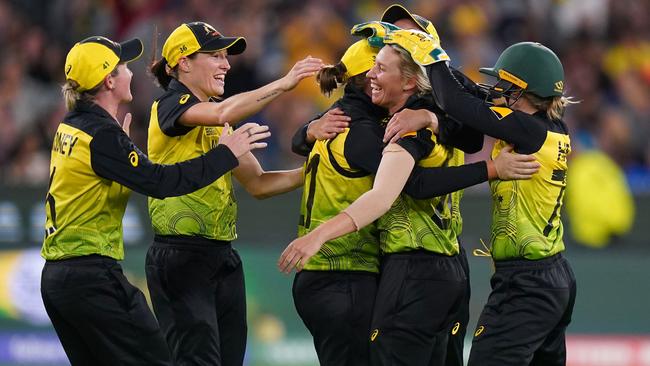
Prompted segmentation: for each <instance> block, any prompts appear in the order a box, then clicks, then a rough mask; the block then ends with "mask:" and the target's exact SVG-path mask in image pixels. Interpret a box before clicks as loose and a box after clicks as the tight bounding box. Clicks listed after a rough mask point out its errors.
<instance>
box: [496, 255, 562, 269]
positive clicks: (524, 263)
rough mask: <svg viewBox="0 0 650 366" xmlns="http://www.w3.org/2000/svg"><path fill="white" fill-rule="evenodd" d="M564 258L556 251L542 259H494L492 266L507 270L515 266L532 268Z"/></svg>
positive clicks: (554, 262) (551, 263) (549, 264)
mask: <svg viewBox="0 0 650 366" xmlns="http://www.w3.org/2000/svg"><path fill="white" fill-rule="evenodd" d="M563 259H564V257H563V256H562V253H557V254H555V255H552V256H550V257H548V258H542V259H535V260H531V259H509V260H503V261H494V267H495V268H496V269H501V270H508V269H516V268H522V267H524V268H533V267H548V266H552V265H554V264H556V263H557V262H560V261H562V260H563Z"/></svg>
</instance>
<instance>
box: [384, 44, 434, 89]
mask: <svg viewBox="0 0 650 366" xmlns="http://www.w3.org/2000/svg"><path fill="white" fill-rule="evenodd" d="M390 46H391V47H392V48H393V49H394V50H395V51H397V53H398V54H399V56H400V70H401V72H402V79H403V80H404V79H411V78H415V87H416V89H417V93H416V94H418V95H424V94H428V93H430V92H431V83H429V78H428V77H427V72H426V71H425V69H424V67H422V66H420V65H418V64H417V63H416V62H415V61H413V58H411V55H410V54H409V53H408V52H407V51H406V50H405V49H403V48H402V47H400V46H398V45H395V44H392V45H390Z"/></svg>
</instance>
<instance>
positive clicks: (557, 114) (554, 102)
mask: <svg viewBox="0 0 650 366" xmlns="http://www.w3.org/2000/svg"><path fill="white" fill-rule="evenodd" d="M524 98H526V99H528V101H529V102H530V103H531V104H532V105H533V107H535V108H536V109H537V110H540V111H544V112H546V116H547V117H548V118H549V119H551V120H561V119H562V116H563V115H564V111H565V110H566V108H567V107H568V106H570V105H572V104H578V103H580V101H576V100H573V97H566V96H564V95H562V96H557V97H551V98H541V97H538V96H537V95H535V94H531V93H525V94H524Z"/></svg>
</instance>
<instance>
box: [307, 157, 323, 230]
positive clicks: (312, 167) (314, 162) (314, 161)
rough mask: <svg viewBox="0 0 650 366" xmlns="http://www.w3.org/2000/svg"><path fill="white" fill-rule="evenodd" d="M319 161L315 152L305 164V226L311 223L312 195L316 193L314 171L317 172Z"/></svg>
mask: <svg viewBox="0 0 650 366" xmlns="http://www.w3.org/2000/svg"><path fill="white" fill-rule="evenodd" d="M319 162H320V155H319V154H315V155H314V156H313V157H312V158H311V159H310V160H309V164H307V169H305V175H310V177H309V187H307V192H309V193H308V195H307V202H306V203H305V205H306V207H305V211H306V212H305V228H309V225H310V224H311V209H312V208H313V207H314V195H315V194H316V173H317V172H318V163H319Z"/></svg>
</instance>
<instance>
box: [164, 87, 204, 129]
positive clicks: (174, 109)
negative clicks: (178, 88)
mask: <svg viewBox="0 0 650 366" xmlns="http://www.w3.org/2000/svg"><path fill="white" fill-rule="evenodd" d="M198 103H201V101H200V100H199V99H198V98H197V97H196V96H194V95H193V94H180V93H166V94H164V95H163V96H162V97H161V98H160V99H159V100H158V124H159V125H160V129H161V130H162V132H163V133H164V134H165V135H167V136H182V135H185V134H186V133H188V132H190V131H191V130H192V128H194V127H191V126H183V125H182V124H180V123H179V121H178V119H179V118H181V116H182V115H183V113H185V112H186V111H187V110H188V109H190V107H192V106H193V105H195V104H198Z"/></svg>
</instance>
